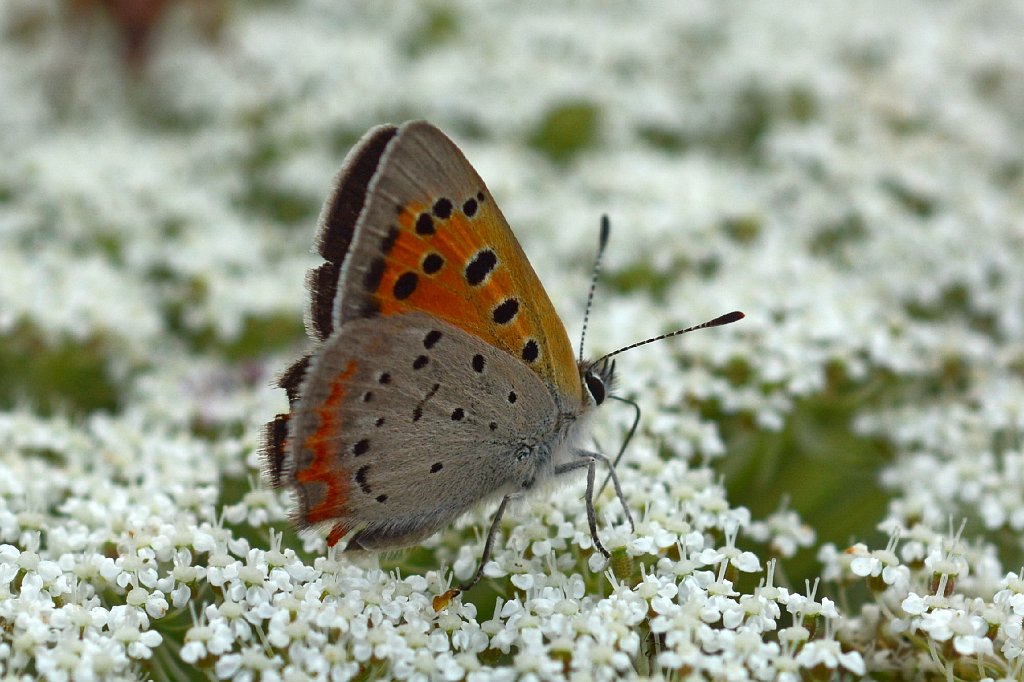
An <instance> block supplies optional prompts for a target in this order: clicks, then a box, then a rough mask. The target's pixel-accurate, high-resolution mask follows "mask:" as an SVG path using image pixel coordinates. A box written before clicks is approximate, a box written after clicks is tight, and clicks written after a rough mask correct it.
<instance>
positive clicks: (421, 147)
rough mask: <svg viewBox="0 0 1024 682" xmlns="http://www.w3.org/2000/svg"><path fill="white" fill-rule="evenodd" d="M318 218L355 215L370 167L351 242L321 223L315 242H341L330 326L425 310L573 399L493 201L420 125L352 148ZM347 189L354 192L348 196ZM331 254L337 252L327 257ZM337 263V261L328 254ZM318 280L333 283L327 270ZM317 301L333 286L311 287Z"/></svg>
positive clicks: (530, 278)
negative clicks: (318, 292)
mask: <svg viewBox="0 0 1024 682" xmlns="http://www.w3.org/2000/svg"><path fill="white" fill-rule="evenodd" d="M353 155H354V157H355V161H354V162H350V163H347V164H346V166H347V167H348V168H350V169H352V170H351V171H350V172H348V173H343V174H342V176H341V183H342V184H341V186H340V187H339V188H338V189H337V190H336V192H335V199H334V202H342V203H345V204H346V207H345V208H344V209H335V208H332V207H328V208H327V209H326V210H325V217H329V216H333V215H339V216H346V215H351V208H350V207H351V206H352V205H354V204H355V203H357V202H355V201H353V200H352V199H351V198H352V197H354V196H358V195H359V192H358V189H360V188H361V187H362V183H363V182H364V180H365V168H367V167H368V166H369V165H370V162H372V161H374V160H376V162H377V165H376V169H375V171H374V173H373V176H372V178H371V179H370V180H369V181H368V182H366V196H365V199H364V201H363V205H362V206H361V210H360V214H359V218H358V221H357V222H356V225H355V228H354V234H353V236H352V237H351V240H350V241H351V244H348V242H346V235H345V234H342V235H341V236H339V237H334V236H332V234H331V233H332V231H334V230H335V229H339V228H338V227H337V226H340V228H341V230H342V232H344V229H345V228H346V226H348V225H349V222H348V221H347V220H344V219H342V220H338V221H332V220H325V221H324V223H323V226H322V233H321V237H320V242H321V244H337V243H342V244H348V247H347V249H345V257H344V262H343V264H342V267H341V270H340V274H339V277H340V279H339V281H338V285H336V286H335V287H333V288H334V289H335V290H336V296H335V299H334V302H333V310H332V322H331V325H330V327H331V328H335V329H336V328H338V327H340V326H342V325H344V324H345V323H347V322H348V321H349V320H354V319H360V318H367V317H377V316H381V317H388V316H392V315H399V314H403V313H408V312H416V311H421V312H425V313H428V314H429V315H432V316H435V317H437V318H439V319H442V320H444V321H446V322H448V323H450V324H452V325H454V326H456V327H458V328H460V329H463V330H465V331H466V332H468V333H469V334H471V335H473V336H475V337H477V338H479V339H481V340H483V341H484V342H486V343H488V344H490V345H492V346H494V347H496V348H500V349H502V350H504V351H505V352H506V353H508V354H509V355H511V356H512V357H514V358H516V359H517V360H518V361H520V362H522V363H524V364H526V365H527V366H528V367H529V368H530V369H532V370H533V371H534V372H535V373H536V374H538V375H539V376H540V377H541V378H542V379H544V380H545V381H546V382H547V383H548V384H549V386H551V387H552V389H553V390H555V391H558V392H560V393H561V394H563V395H576V394H578V393H579V392H580V390H581V389H580V379H579V374H578V370H577V368H576V362H575V359H574V357H573V353H572V348H571V346H570V344H569V339H568V336H567V334H566V331H565V327H564V326H563V325H562V322H561V320H560V319H559V318H558V315H557V314H556V312H555V310H554V307H553V305H552V304H551V301H550V299H549V298H548V296H547V295H546V293H545V292H544V288H543V287H542V286H541V283H540V280H539V279H538V278H537V275H536V273H535V272H534V270H533V268H532V266H531V265H530V263H529V261H527V259H526V255H525V254H524V253H523V250H522V248H521V247H520V245H519V243H518V242H517V241H516V238H515V236H514V235H513V234H512V231H511V229H510V228H509V226H508V223H507V222H506V221H505V218H504V216H502V214H501V211H500V210H499V209H498V207H497V205H496V204H495V202H494V199H493V197H492V196H491V194H490V192H489V191H488V190H487V187H486V186H485V185H484V182H483V181H482V180H481V179H480V177H479V176H478V175H477V173H476V172H475V171H474V170H473V168H472V167H471V166H470V165H469V162H468V161H467V160H466V158H465V157H464V156H463V155H462V152H460V151H459V149H458V148H457V147H456V146H455V144H454V143H453V142H452V141H451V140H449V139H448V138H447V137H446V136H445V135H444V134H443V133H442V132H441V131H439V130H438V129H437V128H435V127H433V126H431V125H430V124H428V123H424V122H412V123H407V124H405V125H403V126H401V127H400V128H398V129H397V131H394V130H393V129H390V128H378V129H375V131H372V132H371V133H370V134H368V136H367V137H366V138H364V141H363V142H362V143H361V144H360V146H359V147H357V149H356V151H354V152H353ZM346 183H355V185H356V191H348V190H346V187H345V184H346ZM334 251H337V249H335V250H334ZM332 256H333V257H336V256H337V254H336V253H333V254H332ZM324 280H327V281H329V274H328V275H325V277H324ZM316 285H317V286H318V287H319V288H320V289H321V290H323V291H325V293H329V292H330V290H331V286H330V285H329V284H328V283H326V282H316Z"/></svg>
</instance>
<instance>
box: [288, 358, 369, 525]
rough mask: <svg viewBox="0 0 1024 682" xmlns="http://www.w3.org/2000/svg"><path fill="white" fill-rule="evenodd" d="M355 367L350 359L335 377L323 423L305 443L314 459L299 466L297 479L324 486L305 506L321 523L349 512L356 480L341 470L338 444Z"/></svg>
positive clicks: (309, 517)
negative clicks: (348, 508)
mask: <svg viewBox="0 0 1024 682" xmlns="http://www.w3.org/2000/svg"><path fill="white" fill-rule="evenodd" d="M355 371H356V363H355V362H354V361H350V362H349V363H348V365H347V366H346V367H345V371H343V372H341V373H340V374H338V375H337V376H335V377H334V379H333V381H332V382H331V392H330V395H329V396H328V398H327V400H325V401H324V403H323V404H322V405H320V406H319V407H317V408H316V410H315V411H316V414H317V417H318V418H319V420H320V423H319V425H318V426H317V429H316V430H315V431H314V432H313V433H311V434H309V435H308V436H306V438H305V440H304V441H303V443H302V447H303V449H305V450H307V451H308V452H310V453H311V454H312V461H310V463H309V465H308V466H306V467H304V468H302V469H299V470H296V472H295V481H296V482H297V483H299V484H300V485H304V486H308V485H309V484H315V485H316V486H317V487H321V488H322V490H323V492H322V494H321V495H320V499H319V500H317V501H316V503H315V504H312V505H310V506H308V507H306V508H305V510H304V511H305V513H304V517H305V518H304V520H305V521H306V522H307V523H311V524H312V523H320V522H322V521H327V520H328V519H333V518H336V517H339V516H343V515H344V514H345V512H346V507H347V504H348V498H349V489H350V487H351V485H352V484H351V482H350V480H349V475H348V474H347V472H343V471H342V472H339V471H338V464H337V463H338V444H339V443H341V433H342V427H343V425H342V424H341V417H340V415H341V403H342V401H343V400H344V399H345V393H346V386H347V383H348V381H349V379H351V378H352V375H353V374H355ZM358 445H359V444H358V443H357V444H356V446H358ZM339 474H340V475H339ZM307 489H308V488H307ZM339 539H340V537H339Z"/></svg>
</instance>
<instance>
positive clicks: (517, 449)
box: [286, 313, 557, 549]
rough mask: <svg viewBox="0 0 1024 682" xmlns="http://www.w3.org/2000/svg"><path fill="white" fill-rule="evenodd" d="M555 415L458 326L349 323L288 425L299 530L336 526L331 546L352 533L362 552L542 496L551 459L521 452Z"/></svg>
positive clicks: (524, 379) (520, 374)
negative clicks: (509, 496) (536, 474)
mask: <svg viewBox="0 0 1024 682" xmlns="http://www.w3.org/2000/svg"><path fill="white" fill-rule="evenodd" d="M479 396H494V397H496V398H498V399H491V400H479V399H478V398H479ZM556 415H557V409H556V407H555V403H554V399H553V398H552V397H551V394H550V391H549V390H548V389H547V388H546V387H545V385H544V384H543V383H542V382H541V381H540V380H539V378H538V377H537V376H536V375H534V374H533V373H532V372H529V371H525V370H524V368H523V367H522V365H521V364H519V363H518V361H517V360H516V359H515V358H513V357H510V356H509V355H508V354H507V353H504V352H502V351H500V350H498V349H495V348H494V347H492V346H490V345H488V344H487V343H485V342H483V341H482V340H480V339H478V338H476V337H474V336H472V335H470V334H468V333H466V332H464V331H462V330H461V329H459V328H457V327H454V326H453V325H450V324H448V323H445V322H442V321H440V320H437V319H433V318H431V317H430V316H428V315H426V314H423V313H408V314H402V315H393V316H390V317H379V318H371V319H361V320H353V321H350V322H347V323H346V324H345V325H343V326H342V327H341V328H340V329H339V330H338V331H337V332H336V333H335V334H333V335H332V336H331V338H330V339H329V340H328V341H327V342H326V343H325V345H324V346H323V347H322V348H321V349H320V351H319V352H318V354H317V355H316V356H314V358H313V360H312V363H311V365H310V369H309V372H308V374H307V380H306V382H305V383H304V386H303V395H302V397H301V399H300V403H299V405H298V406H297V409H296V410H295V411H294V413H293V417H292V419H291V420H290V421H289V438H290V439H291V443H290V452H291V456H292V457H293V458H294V461H293V462H291V466H290V467H289V471H288V472H287V474H286V475H288V476H289V477H290V478H291V482H292V483H293V485H294V486H295V488H296V490H297V493H298V494H297V496H298V501H299V509H298V514H297V519H296V521H297V522H298V524H299V525H301V526H310V525H320V524H325V523H331V524H332V525H333V530H332V532H331V534H330V536H329V539H328V541H329V543H330V544H333V543H334V542H336V541H337V540H339V539H340V538H341V537H343V536H346V534H349V545H348V546H349V547H350V548H355V549H383V548H388V547H400V546H405V545H409V544H414V543H415V542H417V541H419V540H421V539H422V538H424V537H426V536H428V535H430V534H432V533H434V532H435V531H437V530H439V529H440V528H443V527H444V526H446V525H447V524H448V523H450V522H451V521H452V520H454V519H455V518H456V517H457V516H459V515H460V514H462V513H463V512H464V511H466V510H467V509H469V508H471V507H473V506H475V505H476V504H477V503H479V502H480V501H482V500H486V499H489V498H491V497H494V496H497V495H503V494H506V493H509V492H514V491H516V490H522V489H524V488H528V487H530V486H532V484H533V481H532V480H529V476H530V475H531V474H530V472H533V471H535V467H536V459H535V458H536V457H538V456H543V455H542V454H541V453H540V452H539V451H538V450H537V448H536V447H533V448H525V447H523V446H522V444H523V443H530V442H532V441H537V440H539V439H541V437H542V434H545V433H547V432H549V431H550V429H551V428H552V423H553V420H554V419H555V417H556ZM441 443H443V444H444V445H443V447H441V446H440V444H441ZM350 532H351V533H350Z"/></svg>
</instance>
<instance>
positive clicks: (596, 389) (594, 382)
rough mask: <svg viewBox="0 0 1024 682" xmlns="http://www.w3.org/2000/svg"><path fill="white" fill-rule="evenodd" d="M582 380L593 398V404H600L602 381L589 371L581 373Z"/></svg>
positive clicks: (602, 388)
mask: <svg viewBox="0 0 1024 682" xmlns="http://www.w3.org/2000/svg"><path fill="white" fill-rule="evenodd" d="M583 381H585V382H586V384H587V390H588V391H590V395H591V397H593V399H594V404H595V405H600V404H601V403H603V402H604V382H603V381H601V379H600V378H598V377H596V376H594V375H593V374H591V373H590V372H587V373H586V374H584V375H583Z"/></svg>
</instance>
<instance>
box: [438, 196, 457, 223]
mask: <svg viewBox="0 0 1024 682" xmlns="http://www.w3.org/2000/svg"><path fill="white" fill-rule="evenodd" d="M433 211H434V215H435V216H437V217H438V218H440V219H441V220H448V218H450V217H451V216H452V201H451V199H448V198H445V197H441V198H440V199H438V200H437V201H435V202H434V209H433Z"/></svg>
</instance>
